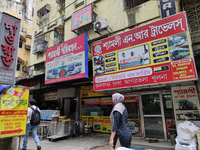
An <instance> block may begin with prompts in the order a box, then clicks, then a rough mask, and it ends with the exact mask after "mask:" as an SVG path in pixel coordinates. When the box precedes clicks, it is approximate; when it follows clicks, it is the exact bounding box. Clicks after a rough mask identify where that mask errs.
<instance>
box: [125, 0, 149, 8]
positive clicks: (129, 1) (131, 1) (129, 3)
mask: <svg viewBox="0 0 200 150" xmlns="http://www.w3.org/2000/svg"><path fill="white" fill-rule="evenodd" d="M147 1H149V0H124V6H125V9H131V8H133V7H135V6H137V5H140V4H142V3H145V2H147Z"/></svg>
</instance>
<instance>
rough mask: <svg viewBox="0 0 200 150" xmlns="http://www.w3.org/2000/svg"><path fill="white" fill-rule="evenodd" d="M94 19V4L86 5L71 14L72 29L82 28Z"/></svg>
mask: <svg viewBox="0 0 200 150" xmlns="http://www.w3.org/2000/svg"><path fill="white" fill-rule="evenodd" d="M92 21H93V7H92V4H90V5H88V6H85V7H84V8H82V9H81V10H79V11H77V12H75V13H73V14H72V16H71V31H74V30H76V29H78V28H81V27H83V26H85V25H88V24H90V23H92Z"/></svg>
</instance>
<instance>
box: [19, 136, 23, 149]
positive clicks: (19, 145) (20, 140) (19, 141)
mask: <svg viewBox="0 0 200 150" xmlns="http://www.w3.org/2000/svg"><path fill="white" fill-rule="evenodd" d="M21 138H22V137H21V136H19V145H18V150H20V144H21Z"/></svg>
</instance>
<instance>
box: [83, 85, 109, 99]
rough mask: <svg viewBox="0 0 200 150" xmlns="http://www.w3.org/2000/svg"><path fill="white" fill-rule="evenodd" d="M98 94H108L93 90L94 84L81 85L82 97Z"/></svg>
mask: <svg viewBox="0 0 200 150" xmlns="http://www.w3.org/2000/svg"><path fill="white" fill-rule="evenodd" d="M97 96H106V94H101V93H98V92H94V91H93V86H92V85H91V86H82V87H81V98H85V97H97Z"/></svg>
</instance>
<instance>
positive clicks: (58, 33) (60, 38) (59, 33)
mask: <svg viewBox="0 0 200 150" xmlns="http://www.w3.org/2000/svg"><path fill="white" fill-rule="evenodd" d="M62 42H64V26H61V27H59V28H55V29H54V45H57V44H59V43H62Z"/></svg>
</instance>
